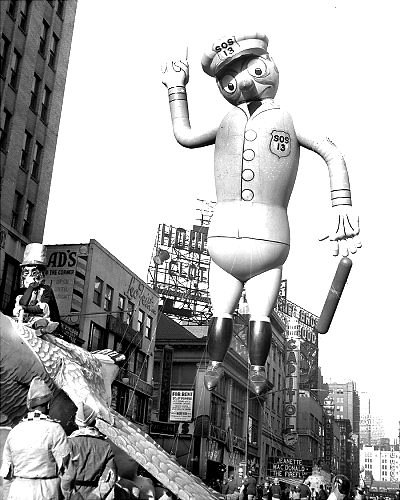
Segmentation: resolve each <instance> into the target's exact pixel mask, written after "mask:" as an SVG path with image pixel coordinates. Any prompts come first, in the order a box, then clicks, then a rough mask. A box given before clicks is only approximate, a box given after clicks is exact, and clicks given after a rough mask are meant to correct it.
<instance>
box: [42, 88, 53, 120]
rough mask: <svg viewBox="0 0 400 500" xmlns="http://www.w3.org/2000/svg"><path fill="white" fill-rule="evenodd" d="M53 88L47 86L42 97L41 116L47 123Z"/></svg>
mask: <svg viewBox="0 0 400 500" xmlns="http://www.w3.org/2000/svg"><path fill="white" fill-rule="evenodd" d="M50 96H51V90H50V89H49V87H47V86H45V88H44V91H43V97H42V109H41V110H40V118H41V119H42V120H43V121H44V123H47V119H48V114H49V104H50Z"/></svg>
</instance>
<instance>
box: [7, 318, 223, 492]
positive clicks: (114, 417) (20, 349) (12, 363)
mask: <svg viewBox="0 0 400 500" xmlns="http://www.w3.org/2000/svg"><path fill="white" fill-rule="evenodd" d="M0 328H1V336H0V341H1V345H0V352H1V355H0V366H1V374H0V375H1V409H2V410H1V411H2V422H1V425H2V426H4V427H6V428H7V427H13V426H14V425H16V424H17V423H18V422H19V421H20V420H21V418H22V417H23V416H24V414H25V413H26V394H27V392H28V388H29V384H30V382H31V380H32V379H33V377H35V376H39V377H41V378H42V379H43V380H44V381H45V382H46V383H47V384H48V385H49V386H50V387H51V389H52V391H53V395H54V397H53V400H52V402H51V406H50V416H51V417H52V418H56V419H58V420H60V422H61V424H62V426H63V427H64V429H65V430H66V432H67V434H69V433H70V432H71V431H72V430H73V425H74V424H73V422H74V416H75V413H76V406H77V404H78V403H79V402H85V403H87V404H89V405H90V406H91V407H92V408H94V409H95V410H96V412H97V414H98V418H97V424H96V425H97V427H98V429H99V430H100V431H101V432H102V433H103V434H104V435H105V436H107V438H108V439H109V441H110V442H111V443H112V444H113V447H114V452H115V455H116V461H117V466H118V470H119V475H120V476H121V477H123V478H126V479H130V480H132V481H133V482H135V480H136V478H137V468H138V465H140V466H141V467H143V468H144V469H145V470H146V471H147V472H148V474H149V476H150V477H152V478H154V479H155V480H157V481H159V482H160V483H161V484H162V485H163V486H165V487H166V488H168V489H169V490H170V491H172V492H173V493H174V494H175V495H177V497H178V498H179V499H181V500H211V499H213V498H215V499H217V498H218V494H217V493H216V492H214V491H213V490H212V489H210V488H208V487H207V486H206V485H205V484H204V483H202V481H201V480H200V479H199V478H198V477H197V476H194V475H192V474H190V473H189V472H188V471H187V470H186V469H184V468H183V467H182V466H181V465H179V464H178V462H177V461H176V460H174V459H173V458H172V457H171V455H170V454H168V453H167V452H166V451H165V450H164V449H163V448H161V447H160V446H159V445H157V444H156V443H155V442H154V440H153V439H152V438H151V437H150V436H149V435H147V434H146V433H145V432H143V431H142V430H141V429H140V428H139V426H137V425H135V423H134V422H132V421H130V420H128V419H126V418H125V417H123V416H121V415H119V414H118V413H117V412H116V411H114V410H113V409H111V408H110V406H109V404H110V401H111V383H112V381H113V379H114V378H115V376H116V374H117V372H118V369H119V367H118V364H117V363H118V359H119V355H118V354H117V353H115V352H112V351H107V350H106V351H101V352H97V353H92V352H88V351H86V350H84V349H82V348H80V347H78V346H76V345H74V344H71V343H69V342H66V341H64V340H62V339H60V338H57V337H55V336H53V335H51V334H44V335H42V336H39V335H38V332H37V331H36V330H34V329H32V328H29V327H27V326H25V325H24V324H23V323H21V322H18V321H16V320H14V319H12V318H10V317H8V316H6V315H4V314H2V313H1V323H0ZM116 361H117V363H116Z"/></svg>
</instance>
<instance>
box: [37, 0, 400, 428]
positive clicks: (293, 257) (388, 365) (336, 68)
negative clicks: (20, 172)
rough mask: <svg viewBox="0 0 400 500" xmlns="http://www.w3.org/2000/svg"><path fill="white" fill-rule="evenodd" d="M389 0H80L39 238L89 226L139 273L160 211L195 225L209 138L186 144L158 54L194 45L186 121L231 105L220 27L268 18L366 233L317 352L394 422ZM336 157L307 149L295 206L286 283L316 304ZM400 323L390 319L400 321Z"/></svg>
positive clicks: (73, 233) (394, 191)
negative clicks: (207, 65) (218, 73)
mask: <svg viewBox="0 0 400 500" xmlns="http://www.w3.org/2000/svg"><path fill="white" fill-rule="evenodd" d="M399 14H400V4H399V3H398V2H397V1H396V0H392V1H390V0H381V1H379V2H375V1H361V0H360V1H358V0H342V1H339V0H338V1H334V0H315V1H314V0H305V1H295V0H293V1H292V0H286V1H285V2H277V1H274V2H273V1H270V0H264V1H249V2H239V1H238V0H231V1H229V2H228V1H224V2H216V1H215V0H214V1H209V0H203V1H202V2H191V3H189V2H188V3H183V2H179V3H177V4H176V5H171V3H170V2H162V1H152V2H151V1H149V2H132V1H131V0H118V2H113V1H112V0H79V3H78V9H77V14H76V21H75V29H74V35H73V43H72V48H71V55H70V61H69V69H68V77H67V83H66V89H65V96H64V103H63V111H62V116H61V123H60V130H59V137H58V143H57V151H56V157H55V164H54V172H53V180H52V186H51V192H50V200H49V206H48V215H47V221H46V228H45V235H44V243H46V244H61V243H65V244H68V243H87V242H88V241H89V240H90V239H91V238H93V239H96V240H97V241H99V243H101V245H103V246H104V247H105V248H107V250H109V251H110V252H111V253H113V254H114V255H115V256H116V257H117V258H118V259H119V260H120V261H122V262H123V263H124V264H125V265H127V266H128V267H129V268H130V269H131V270H132V271H133V272H135V273H136V274H137V275H138V276H139V277H141V278H142V279H146V275H147V268H148V266H149V263H150V258H151V252H152V249H153V245H154V241H155V238H156V232H157V227H158V224H160V223H165V224H170V225H173V226H175V227H179V226H181V227H185V228H186V227H187V228H190V227H191V226H192V224H193V223H194V222H195V219H196V217H197V213H196V208H198V206H199V204H198V202H197V200H198V199H204V200H215V190H214V179H213V146H211V147H207V148H201V149H196V150H190V149H185V148H183V147H181V146H179V145H178V144H177V142H176V141H175V139H174V137H173V133H172V127H171V123H170V115H169V106H168V96H167V89H166V88H165V87H164V86H163V85H162V83H161V71H160V69H161V66H162V64H163V62H164V61H166V60H168V59H174V58H182V57H184V56H185V54H186V50H187V51H188V60H189V66H190V80H189V84H188V86H187V92H188V101H189V109H190V119H191V123H192V126H193V128H195V129H199V130H206V129H208V128H210V127H214V126H216V125H218V124H219V123H220V121H221V120H222V118H223V116H224V115H225V114H226V113H227V112H228V111H229V110H230V109H231V105H230V104H229V103H227V102H226V101H225V100H224V99H223V97H222V96H221V95H220V94H219V91H218V89H217V86H216V84H215V80H213V79H212V78H211V77H209V76H208V75H206V74H205V73H204V72H203V71H202V68H201V64H200V60H201V56H202V54H203V52H205V51H207V50H209V48H210V47H211V45H212V43H213V41H214V40H215V39H218V38H220V37H221V36H224V35H228V36H229V35H231V34H235V33H246V32H254V31H259V32H264V33H266V34H267V36H268V38H269V52H270V55H271V56H272V57H273V58H274V60H275V62H276V64H277V66H278V68H279V72H280V85H279V90H278V94H277V97H276V101H277V102H278V103H279V104H280V105H281V106H282V107H284V108H285V109H287V110H288V111H289V112H290V113H291V114H292V116H293V119H294V122H295V123H296V119H297V120H301V121H302V122H304V123H306V124H308V125H310V126H312V127H313V128H314V129H316V130H318V131H319V132H321V133H323V134H326V135H327V136H329V137H330V138H331V139H332V140H333V141H334V142H335V144H336V145H337V146H338V148H339V149H340V151H341V152H342V153H343V155H344V157H345V159H346V163H347V167H348V170H349V175H350V183H351V189H352V198H353V207H354V211H355V212H356V213H358V214H359V216H360V226H361V233H360V238H361V241H362V243H363V248H362V249H361V250H360V251H359V252H357V254H356V255H354V257H353V268H352V271H351V273H350V276H349V279H348V282H347V285H346V288H345V290H344V292H343V295H342V298H341V302H340V304H339V307H338V310H337V312H336V315H335V317H334V320H333V322H332V326H331V328H330V330H329V332H328V333H327V334H326V335H320V338H319V346H320V351H319V359H320V365H321V367H322V372H323V375H324V378H325V380H326V381H328V382H329V381H332V382H347V381H349V380H354V381H355V382H356V384H357V389H358V391H359V393H360V397H361V398H368V399H370V400H371V412H372V413H373V414H375V415H381V416H382V417H383V418H384V422H385V426H386V434H387V435H388V436H390V437H392V438H394V437H397V436H398V427H399V423H398V422H399V421H400V397H399V386H400V383H399V357H400V356H399V353H400V340H399V334H400V331H399V325H398V321H397V320H396V317H397V313H396V311H397V308H398V282H399V280H400V272H399V267H400V266H399V263H398V240H399V238H398V229H396V228H398V221H397V214H398V185H399V180H400V176H399V160H398V156H397V153H396V147H397V141H398V139H397V138H396V137H397V133H398V132H397V131H398V116H399V114H400V99H399V90H398V89H399V88H400V77H399V71H398V47H399V46H400V44H399V34H398V19H399ZM330 215H331V212H330V191H329V176H328V170H327V168H326V165H325V163H324V161H323V160H322V159H321V158H320V157H318V156H317V155H315V154H314V153H312V152H309V151H303V152H302V153H301V158H300V166H299V173H298V176H297V181H296V185H295V188H294V191H293V194H292V198H291V201H290V205H289V220H290V227H291V250H290V254H289V257H288V260H287V262H286V264H285V266H284V271H283V277H284V278H285V279H287V280H288V298H289V300H291V301H292V302H295V303H296V304H298V305H300V306H301V307H303V308H304V309H307V310H308V311H310V312H312V313H313V314H316V315H319V314H320V312H321V309H322V306H323V304H324V301H325V297H326V295H327V293H328V290H329V287H330V285H331V282H332V279H333V276H334V273H335V270H336V266H337V263H338V259H337V258H335V257H333V256H332V255H331V251H330V248H329V245H328V244H326V243H321V242H319V241H318V237H320V236H321V235H323V234H324V233H325V232H326V227H327V226H328V227H329V218H330ZM396 325H397V326H396Z"/></svg>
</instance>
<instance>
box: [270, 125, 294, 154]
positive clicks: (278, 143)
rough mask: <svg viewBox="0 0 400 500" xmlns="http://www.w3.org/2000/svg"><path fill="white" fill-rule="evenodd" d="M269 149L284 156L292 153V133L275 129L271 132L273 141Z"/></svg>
mask: <svg viewBox="0 0 400 500" xmlns="http://www.w3.org/2000/svg"><path fill="white" fill-rule="evenodd" d="M269 149H270V151H271V153H272V154H274V155H276V156H278V157H279V158H282V157H284V156H289V155H290V150H291V139H290V135H289V134H288V133H287V132H285V131H284V130H273V131H272V132H271V142H270V143H269Z"/></svg>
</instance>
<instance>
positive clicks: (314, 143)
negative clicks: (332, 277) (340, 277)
mask: <svg viewBox="0 0 400 500" xmlns="http://www.w3.org/2000/svg"><path fill="white" fill-rule="evenodd" d="M297 138H298V141H299V143H300V145H301V146H303V147H305V148H307V149H310V150H311V151H314V152H315V153H317V154H318V155H320V156H321V157H322V158H323V159H324V161H325V163H326V165H327V167H328V170H329V179H330V188H331V202H332V216H333V219H332V222H331V227H330V229H329V233H328V234H325V235H323V237H322V238H320V241H323V240H328V239H329V241H330V242H331V244H332V253H333V255H334V256H337V255H339V254H341V255H343V256H344V257H346V256H347V255H348V254H349V252H351V253H356V252H357V249H358V248H361V242H360V239H359V233H360V224H359V217H358V216H357V215H356V214H354V212H353V207H352V202H351V191H350V181H349V174H348V171H347V167H346V162H345V160H344V158H343V155H342V154H341V152H340V151H339V149H338V148H337V147H336V146H335V144H334V143H333V142H332V141H331V140H330V139H329V138H328V137H310V136H305V135H302V134H299V133H298V132H297Z"/></svg>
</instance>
